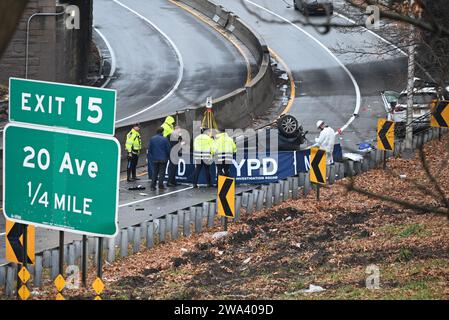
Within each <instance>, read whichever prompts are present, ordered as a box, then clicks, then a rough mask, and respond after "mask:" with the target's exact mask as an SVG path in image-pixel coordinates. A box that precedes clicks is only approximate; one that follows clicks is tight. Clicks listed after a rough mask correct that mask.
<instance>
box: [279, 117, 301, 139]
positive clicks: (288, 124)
mask: <svg viewBox="0 0 449 320" xmlns="http://www.w3.org/2000/svg"><path fill="white" fill-rule="evenodd" d="M277 127H278V130H279V132H280V133H281V134H282V135H283V136H284V137H287V138H292V137H295V136H296V135H297V134H298V128H299V123H298V120H296V118H295V117H293V116H290V115H283V116H281V118H279V120H278V121H277Z"/></svg>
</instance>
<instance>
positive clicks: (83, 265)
mask: <svg viewBox="0 0 449 320" xmlns="http://www.w3.org/2000/svg"><path fill="white" fill-rule="evenodd" d="M81 261H82V263H81V273H82V279H81V282H82V283H83V287H84V288H86V287H87V236H86V235H83V257H82V259H81Z"/></svg>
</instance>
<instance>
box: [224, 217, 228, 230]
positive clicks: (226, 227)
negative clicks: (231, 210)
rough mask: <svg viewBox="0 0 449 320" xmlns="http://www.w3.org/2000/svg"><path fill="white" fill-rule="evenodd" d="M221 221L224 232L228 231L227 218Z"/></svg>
mask: <svg viewBox="0 0 449 320" xmlns="http://www.w3.org/2000/svg"><path fill="white" fill-rule="evenodd" d="M223 219H224V224H223V228H224V231H228V218H227V217H224V218H223Z"/></svg>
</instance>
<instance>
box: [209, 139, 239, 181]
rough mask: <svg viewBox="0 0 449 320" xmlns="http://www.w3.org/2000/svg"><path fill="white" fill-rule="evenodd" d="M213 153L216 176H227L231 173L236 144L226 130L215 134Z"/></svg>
mask: <svg viewBox="0 0 449 320" xmlns="http://www.w3.org/2000/svg"><path fill="white" fill-rule="evenodd" d="M213 153H214V155H215V163H216V164H217V177H218V176H226V177H229V176H230V173H231V164H232V159H233V158H234V154H235V153H237V146H236V145H235V142H234V140H233V139H232V138H231V137H229V136H228V134H227V133H226V132H223V133H219V134H217V135H216V136H215V141H214V147H213Z"/></svg>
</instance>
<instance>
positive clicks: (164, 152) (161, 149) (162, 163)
mask: <svg viewBox="0 0 449 320" xmlns="http://www.w3.org/2000/svg"><path fill="white" fill-rule="evenodd" d="M163 132H164V129H163V128H159V129H157V132H156V135H155V136H153V137H152V138H151V139H150V142H149V145H148V158H149V160H150V161H152V164H153V175H152V177H151V190H156V182H157V181H159V189H165V187H164V176H165V168H166V167H167V161H168V159H169V158H170V141H168V139H167V138H165V137H164V136H163V135H162V134H163Z"/></svg>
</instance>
